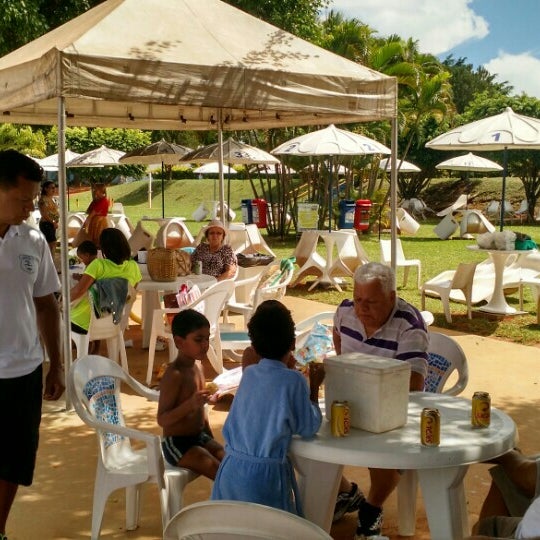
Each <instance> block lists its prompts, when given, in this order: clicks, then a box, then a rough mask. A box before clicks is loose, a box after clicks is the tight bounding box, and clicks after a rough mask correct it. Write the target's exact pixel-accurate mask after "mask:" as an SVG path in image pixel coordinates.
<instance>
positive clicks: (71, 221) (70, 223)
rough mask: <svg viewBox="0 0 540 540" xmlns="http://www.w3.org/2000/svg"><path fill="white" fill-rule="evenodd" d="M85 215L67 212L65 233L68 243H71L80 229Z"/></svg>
mask: <svg viewBox="0 0 540 540" xmlns="http://www.w3.org/2000/svg"><path fill="white" fill-rule="evenodd" d="M85 220H86V216H85V215H84V214H68V217H67V224H66V225H67V235H68V244H69V245H71V244H73V241H74V240H75V238H76V236H77V233H78V232H79V231H80V230H81V228H82V226H83V225H84V222H85Z"/></svg>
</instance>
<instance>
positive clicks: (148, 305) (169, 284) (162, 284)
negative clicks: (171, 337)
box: [137, 264, 217, 348]
mask: <svg viewBox="0 0 540 540" xmlns="http://www.w3.org/2000/svg"><path fill="white" fill-rule="evenodd" d="M145 266H146V265H144V264H141V265H139V267H140V268H141V267H142V270H141V273H142V275H143V278H142V280H141V281H139V284H138V285H137V290H138V291H141V292H142V306H141V316H142V317H141V318H142V346H143V348H147V347H148V345H149V343H150V333H151V332H152V316H153V314H154V309H159V308H160V307H161V305H160V295H161V294H165V293H177V292H178V290H179V289H180V287H181V286H182V285H183V284H184V283H185V284H187V283H188V282H191V283H193V284H196V285H198V287H199V289H201V291H204V290H205V289H208V287H210V286H211V285H214V283H217V279H216V278H215V277H214V276H207V275H205V274H202V275H195V274H189V275H187V276H178V277H177V278H176V280H175V281H153V280H152V279H150V276H149V275H148V273H147V272H146V273H145V272H144V271H143V270H144V267H145Z"/></svg>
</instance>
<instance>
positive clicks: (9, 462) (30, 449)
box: [0, 365, 43, 486]
mask: <svg viewBox="0 0 540 540" xmlns="http://www.w3.org/2000/svg"><path fill="white" fill-rule="evenodd" d="M42 387H43V379H42V366H41V365H40V366H38V367H37V368H36V369H35V370H34V371H33V372H32V373H29V374H28V375H23V376H22V377H15V378H12V379H0V422H1V423H2V431H3V432H4V435H5V437H4V439H3V441H2V444H0V478H1V479H2V480H5V481H6V482H12V483H13V484H19V485H23V486H29V485H30V484H31V483H32V479H33V475H34V467H35V463H36V453H37V449H38V442H39V424H40V422H41V400H42V399H43V397H42V394H43V390H42Z"/></svg>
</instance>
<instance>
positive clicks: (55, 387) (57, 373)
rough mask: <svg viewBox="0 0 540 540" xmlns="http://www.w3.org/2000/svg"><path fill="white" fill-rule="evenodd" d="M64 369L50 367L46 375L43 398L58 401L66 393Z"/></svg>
mask: <svg viewBox="0 0 540 540" xmlns="http://www.w3.org/2000/svg"><path fill="white" fill-rule="evenodd" d="M64 390H65V387H64V370H63V369H62V368H58V369H49V373H47V376H46V377H45V390H44V392H43V399H45V400H47V401H56V400H58V399H60V396H61V395H62V394H63V393H64Z"/></svg>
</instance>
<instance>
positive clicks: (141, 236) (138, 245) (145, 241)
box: [128, 221, 155, 257]
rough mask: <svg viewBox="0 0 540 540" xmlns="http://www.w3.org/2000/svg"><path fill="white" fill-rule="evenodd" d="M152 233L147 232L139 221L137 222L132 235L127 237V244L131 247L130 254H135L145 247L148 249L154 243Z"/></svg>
mask: <svg viewBox="0 0 540 540" xmlns="http://www.w3.org/2000/svg"><path fill="white" fill-rule="evenodd" d="M154 238H155V237H154V235H153V234H151V233H149V232H148V231H147V230H146V229H145V228H144V227H143V224H142V222H141V221H139V222H138V223H137V226H136V227H135V229H134V231H133V233H132V235H131V236H130V237H129V239H128V244H129V247H130V249H131V256H132V257H134V256H135V255H137V252H138V251H141V250H143V249H146V251H149V250H150V248H151V247H152V244H153V243H154Z"/></svg>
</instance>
